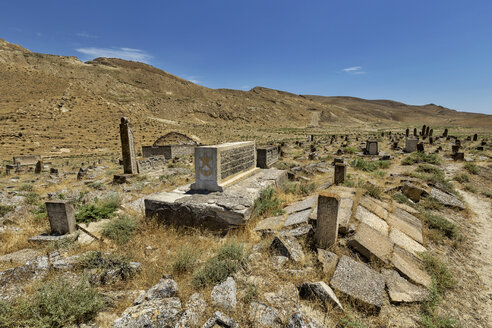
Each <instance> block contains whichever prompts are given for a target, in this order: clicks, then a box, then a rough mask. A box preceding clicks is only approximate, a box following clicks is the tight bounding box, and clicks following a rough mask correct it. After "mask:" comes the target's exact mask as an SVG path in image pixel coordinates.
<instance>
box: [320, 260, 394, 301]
mask: <svg viewBox="0 0 492 328" xmlns="http://www.w3.org/2000/svg"><path fill="white" fill-rule="evenodd" d="M330 285H331V287H333V288H334V289H335V290H338V291H339V292H341V293H344V294H346V295H348V296H349V297H350V298H352V299H354V300H356V301H358V302H361V303H362V304H364V305H369V306H374V307H375V308H376V309H378V310H379V309H380V308H381V306H383V302H384V298H385V296H386V292H385V290H384V286H385V282H384V277H383V275H382V274H380V273H378V272H376V271H374V270H373V269H371V268H369V267H368V266H367V265H365V264H363V263H361V262H357V261H355V260H352V259H351V258H350V257H348V256H345V255H344V256H342V258H341V259H340V261H338V266H337V268H336V270H335V273H334V274H333V278H332V279H331V281H330Z"/></svg>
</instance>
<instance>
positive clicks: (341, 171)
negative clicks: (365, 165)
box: [333, 163, 347, 185]
mask: <svg viewBox="0 0 492 328" xmlns="http://www.w3.org/2000/svg"><path fill="white" fill-rule="evenodd" d="M346 175H347V165H345V164H343V163H335V174H334V176H333V177H334V184H336V185H338V184H343V182H344V181H345V176H346Z"/></svg>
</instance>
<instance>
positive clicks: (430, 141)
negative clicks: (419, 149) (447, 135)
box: [429, 137, 434, 145]
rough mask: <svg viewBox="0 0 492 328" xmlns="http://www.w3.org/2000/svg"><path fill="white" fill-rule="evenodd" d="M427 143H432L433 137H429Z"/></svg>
mask: <svg viewBox="0 0 492 328" xmlns="http://www.w3.org/2000/svg"><path fill="white" fill-rule="evenodd" d="M429 143H430V144H431V145H432V144H433V143H434V138H432V137H429Z"/></svg>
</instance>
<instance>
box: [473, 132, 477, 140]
mask: <svg viewBox="0 0 492 328" xmlns="http://www.w3.org/2000/svg"><path fill="white" fill-rule="evenodd" d="M477 140H478V134H476V133H475V134H474V135H473V141H477Z"/></svg>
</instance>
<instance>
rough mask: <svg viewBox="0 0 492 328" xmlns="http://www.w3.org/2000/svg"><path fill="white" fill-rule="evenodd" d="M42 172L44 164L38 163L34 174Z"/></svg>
mask: <svg viewBox="0 0 492 328" xmlns="http://www.w3.org/2000/svg"><path fill="white" fill-rule="evenodd" d="M41 171H43V162H41V161H37V162H36V167H35V168H34V173H36V174H39V173H41Z"/></svg>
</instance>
